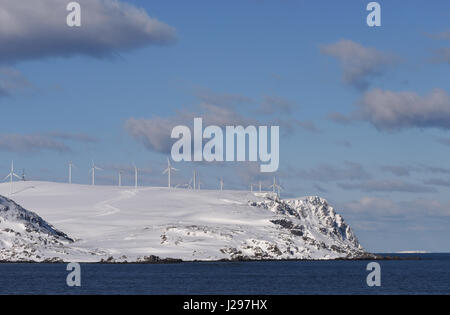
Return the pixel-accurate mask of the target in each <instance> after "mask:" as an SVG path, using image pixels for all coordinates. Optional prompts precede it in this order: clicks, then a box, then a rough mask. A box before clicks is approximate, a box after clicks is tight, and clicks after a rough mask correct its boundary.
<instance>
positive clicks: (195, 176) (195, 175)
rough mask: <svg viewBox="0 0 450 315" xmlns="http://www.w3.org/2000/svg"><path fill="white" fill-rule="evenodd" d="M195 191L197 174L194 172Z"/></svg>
mask: <svg viewBox="0 0 450 315" xmlns="http://www.w3.org/2000/svg"><path fill="white" fill-rule="evenodd" d="M196 189H197V172H196V171H195V170H194V190H196Z"/></svg>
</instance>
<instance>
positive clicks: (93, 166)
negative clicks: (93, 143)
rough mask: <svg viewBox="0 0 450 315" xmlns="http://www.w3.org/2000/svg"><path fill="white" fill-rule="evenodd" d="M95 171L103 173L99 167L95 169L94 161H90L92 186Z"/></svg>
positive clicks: (93, 184)
mask: <svg viewBox="0 0 450 315" xmlns="http://www.w3.org/2000/svg"><path fill="white" fill-rule="evenodd" d="M95 170H98V171H103V169H101V168H100V167H97V166H96V165H95V163H94V161H92V167H91V171H90V172H91V175H92V186H95Z"/></svg>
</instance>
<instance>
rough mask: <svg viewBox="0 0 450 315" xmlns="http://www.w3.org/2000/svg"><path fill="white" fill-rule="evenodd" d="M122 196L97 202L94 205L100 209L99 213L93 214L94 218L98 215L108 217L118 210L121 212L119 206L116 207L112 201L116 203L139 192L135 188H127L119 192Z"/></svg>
mask: <svg viewBox="0 0 450 315" xmlns="http://www.w3.org/2000/svg"><path fill="white" fill-rule="evenodd" d="M119 193H120V196H118V197H115V198H112V199H109V200H105V201H101V202H99V203H97V204H96V205H95V206H94V209H98V210H99V211H100V213H99V214H96V215H93V216H92V217H93V218H97V217H106V216H109V215H112V214H116V213H118V212H120V209H119V208H117V207H114V206H112V205H111V203H115V202H119V201H122V200H126V199H129V198H132V197H134V196H135V195H136V194H137V191H135V190H126V191H121V192H119Z"/></svg>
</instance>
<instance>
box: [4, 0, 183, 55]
mask: <svg viewBox="0 0 450 315" xmlns="http://www.w3.org/2000/svg"><path fill="white" fill-rule="evenodd" d="M77 2H78V3H79V4H80V6H81V27H68V26H67V24H66V17H67V15H68V13H69V12H68V11H66V6H67V4H68V3H69V1H61V0H33V1H32V4H31V2H29V1H17V0H2V4H1V7H0V47H2V48H1V49H0V62H1V63H9V64H12V63H16V62H19V61H23V60H31V59H40V58H46V57H70V56H74V55H88V56H92V57H96V58H101V57H105V56H113V55H115V54H117V53H119V52H122V51H129V50H132V49H136V48H140V47H143V46H146V45H152V44H153V45H166V44H170V43H172V42H173V41H174V40H175V37H176V35H175V29H174V28H173V27H171V26H169V25H167V24H165V23H162V22H160V21H158V20H157V19H154V18H151V17H149V16H148V15H147V13H146V12H145V11H144V10H143V9H138V8H136V7H134V6H132V5H130V4H127V3H124V2H120V1H116V0H78V1H77Z"/></svg>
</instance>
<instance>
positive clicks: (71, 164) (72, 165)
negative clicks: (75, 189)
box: [69, 161, 75, 184]
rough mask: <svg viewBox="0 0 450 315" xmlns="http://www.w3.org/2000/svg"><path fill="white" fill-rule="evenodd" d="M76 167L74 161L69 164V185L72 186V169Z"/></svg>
mask: <svg viewBox="0 0 450 315" xmlns="http://www.w3.org/2000/svg"><path fill="white" fill-rule="evenodd" d="M74 166H75V165H74V164H73V163H72V161H70V162H69V184H72V167H74Z"/></svg>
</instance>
